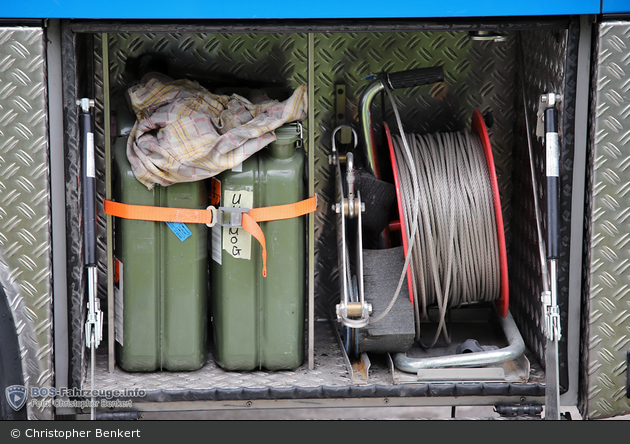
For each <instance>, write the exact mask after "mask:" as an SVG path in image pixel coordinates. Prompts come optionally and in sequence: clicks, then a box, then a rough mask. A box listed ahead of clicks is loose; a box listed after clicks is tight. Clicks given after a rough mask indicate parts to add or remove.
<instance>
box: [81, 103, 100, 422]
mask: <svg viewBox="0 0 630 444" xmlns="http://www.w3.org/2000/svg"><path fill="white" fill-rule="evenodd" d="M77 105H78V106H79V107H80V108H81V114H80V118H79V120H80V125H81V144H82V154H83V156H82V157H83V160H82V180H83V248H84V265H85V268H86V272H87V276H88V304H87V309H88V314H87V321H86V322H85V342H86V345H87V347H88V348H89V349H90V351H91V359H90V361H91V362H90V369H91V375H90V376H91V381H92V393H94V366H95V361H96V349H97V348H98V346H99V344H100V343H101V340H102V338H103V313H102V312H101V307H100V301H99V299H98V295H97V285H98V282H97V274H96V266H97V262H96V166H95V162H94V133H93V132H92V116H91V114H90V109H91V108H93V107H94V101H93V100H90V99H81V100H79V101H77ZM94 413H95V406H94V395H92V403H91V419H94Z"/></svg>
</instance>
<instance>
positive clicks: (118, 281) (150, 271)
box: [113, 136, 208, 372]
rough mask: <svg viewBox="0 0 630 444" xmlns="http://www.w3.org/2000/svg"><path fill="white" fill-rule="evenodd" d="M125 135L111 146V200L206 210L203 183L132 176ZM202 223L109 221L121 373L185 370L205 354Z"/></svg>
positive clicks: (204, 237)
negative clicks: (150, 184) (163, 182)
mask: <svg viewBox="0 0 630 444" xmlns="http://www.w3.org/2000/svg"><path fill="white" fill-rule="evenodd" d="M126 145H127V137H124V136H121V137H118V138H117V140H116V143H115V146H114V174H113V176H114V186H113V192H114V200H116V201H117V202H122V203H125V204H134V205H150V206H163V207H174V208H195V209H200V208H206V207H207V200H208V196H207V193H206V187H205V185H204V182H203V181H200V182H191V183H179V184H175V185H171V186H168V187H162V186H159V185H156V186H155V187H154V188H153V189H152V190H148V189H147V188H146V187H145V186H144V185H142V184H141V183H140V182H138V180H137V179H136V178H135V176H134V175H133V173H132V171H131V165H130V164H129V161H128V160H127V155H126ZM207 231H208V228H207V227H206V225H204V224H186V225H184V224H166V223H164V222H152V221H137V220H127V219H122V218H114V238H115V241H114V243H115V246H114V256H115V263H114V268H115V272H114V281H115V290H114V301H115V310H114V312H115V335H116V342H117V344H116V360H117V363H118V365H119V366H120V367H121V368H123V369H124V370H127V371H132V372H140V371H143V372H144V371H155V370H169V371H189V370H197V369H199V368H201V367H202V366H203V364H204V363H205V361H206V357H207V349H206V341H207V340H206V332H207V294H208V261H207V256H208V254H207V251H208V249H207Z"/></svg>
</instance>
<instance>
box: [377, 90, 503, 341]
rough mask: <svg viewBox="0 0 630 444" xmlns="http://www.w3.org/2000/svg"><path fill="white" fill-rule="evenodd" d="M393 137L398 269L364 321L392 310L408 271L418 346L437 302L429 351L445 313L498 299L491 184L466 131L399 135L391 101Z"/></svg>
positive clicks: (478, 146) (475, 141) (479, 148)
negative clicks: (387, 297)
mask: <svg viewBox="0 0 630 444" xmlns="http://www.w3.org/2000/svg"><path fill="white" fill-rule="evenodd" d="M385 91H386V93H387V94H388V95H389V99H390V101H391V102H392V105H393V109H394V115H395V118H396V122H397V125H398V128H399V131H400V135H393V136H392V146H393V149H394V153H395V161H396V164H397V165H398V176H399V188H400V190H399V191H400V199H401V202H400V204H401V206H402V214H403V218H404V221H401V223H404V224H405V232H406V233H407V252H406V258H405V265H404V267H403V271H402V274H401V278H400V281H399V284H398V287H397V289H396V291H395V293H394V296H393V297H392V300H391V301H390V304H389V306H388V307H387V308H386V309H385V310H384V311H383V312H382V313H381V314H380V315H379V316H378V317H377V318H375V319H373V320H372V321H371V322H377V321H378V320H380V319H382V318H383V317H384V316H385V315H386V314H387V312H388V311H389V310H390V309H391V307H392V306H393V304H394V302H395V300H396V298H397V297H398V294H399V293H400V289H401V287H402V284H403V282H404V279H405V276H406V271H407V268H408V267H409V268H410V270H411V281H412V282H411V284H412V285H411V288H412V300H413V305H414V318H415V324H416V339H417V340H418V342H420V343H421V338H420V320H421V319H423V318H426V317H427V308H428V307H429V306H432V305H437V308H438V313H439V322H438V327H437V329H436V332H435V336H434V337H433V339H432V341H430V343H429V344H422V343H421V345H423V346H424V347H427V348H430V347H432V346H434V345H435V344H436V342H437V340H438V339H439V335H440V333H443V334H444V337H445V339H446V341H447V343H450V337H449V334H448V330H447V327H446V314H447V310H448V309H449V308H455V307H459V306H461V305H462V304H465V303H469V302H477V301H494V300H496V299H498V298H499V295H500V284H501V276H500V258H499V241H498V235H497V231H496V230H497V228H496V220H495V213H494V201H493V195H492V186H491V179H490V175H489V173H488V166H487V161H486V158H485V154H484V150H483V145H482V143H481V140H480V138H479V136H478V135H477V134H473V133H471V132H470V131H468V130H464V131H460V132H451V133H434V134H427V135H419V134H410V135H405V133H404V131H403V126H402V123H401V120H400V115H399V114H398V110H397V108H396V105H395V102H394V100H393V97H392V96H391V92H390V91H389V89H387V88H386V89H385Z"/></svg>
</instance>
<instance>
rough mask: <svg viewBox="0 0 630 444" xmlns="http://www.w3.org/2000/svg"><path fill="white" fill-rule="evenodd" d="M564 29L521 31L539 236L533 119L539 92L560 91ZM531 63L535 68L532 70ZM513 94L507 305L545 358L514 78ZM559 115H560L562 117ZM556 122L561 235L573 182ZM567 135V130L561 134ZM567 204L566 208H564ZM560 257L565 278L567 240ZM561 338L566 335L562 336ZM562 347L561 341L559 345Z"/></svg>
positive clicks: (569, 152)
mask: <svg viewBox="0 0 630 444" xmlns="http://www.w3.org/2000/svg"><path fill="white" fill-rule="evenodd" d="M568 37H569V32H568V31H563V30H549V31H536V32H534V31H527V32H522V33H521V42H522V53H523V54H522V60H523V67H524V69H523V73H522V81H523V82H524V84H525V96H526V100H527V104H526V108H527V118H528V119H529V124H530V137H531V141H532V144H533V153H534V168H535V177H536V181H537V184H538V189H537V196H538V200H539V205H540V209H541V217H542V218H543V227H542V228H543V235H544V233H545V232H546V227H545V221H546V218H545V214H546V200H545V199H546V196H545V195H546V193H545V187H544V184H545V183H546V178H545V172H544V171H545V170H544V168H545V157H544V148H543V145H542V140H541V139H538V138H537V137H536V134H535V131H536V122H537V112H538V100H539V97H540V95H541V94H544V93H547V92H556V93H559V94H564V93H565V80H566V75H565V70H566V63H567V52H568V51H567V46H568V40H569V38H568ZM531 67H535V69H531ZM517 81H518V82H519V83H518V84H517V86H516V87H517V88H518V89H517V91H515V93H516V94H517V96H516V99H517V101H518V106H519V112H518V118H517V131H518V134H519V137H517V145H516V149H515V151H514V153H515V155H514V157H515V158H514V166H515V168H514V176H513V179H514V198H513V200H512V204H513V208H512V211H513V212H514V214H519V215H520V217H516V218H514V220H513V225H512V229H513V236H514V242H512V250H511V258H510V306H511V308H512V313H513V314H514V319H515V321H516V323H517V325H518V327H519V329H520V331H521V334H522V335H523V338H524V339H525V341H526V343H527V345H528V346H529V347H530V348H531V350H532V352H533V353H534V354H535V355H536V357H537V359H538V360H539V361H540V362H542V363H544V362H545V337H544V334H543V330H542V328H543V327H542V325H543V320H542V311H541V310H542V307H541V304H540V294H541V292H542V271H541V264H540V259H539V258H540V252H539V243H538V235H537V232H536V212H535V209H534V201H533V187H532V179H531V169H530V165H529V154H528V146H527V138H526V137H527V132H526V128H525V114H524V110H523V99H522V93H521V91H520V88H521V86H520V82H521V80H520V79H519V80H517ZM564 106H565V103H564V101H563V102H561V103H560V104H559V115H560V116H563V113H562V111H563V109H564ZM563 119H564V116H563ZM559 124H560V125H561V129H560V137H561V141H562V166H561V169H562V171H561V182H562V187H563V190H564V193H563V196H562V199H561V209H562V214H563V220H562V222H561V223H562V227H563V229H562V233H563V234H564V233H566V232H567V230H568V228H567V223H570V202H571V198H570V196H571V191H570V187H571V183H572V158H573V144H572V139H571V135H570V134H569V131H568V130H567V127H566V125H564V124H563V123H562V122H559ZM565 133H566V134H565ZM567 205H568V208H567ZM560 250H561V260H560V270H559V275H561V276H562V277H563V278H562V280H561V282H562V281H565V282H566V278H565V276H566V275H567V273H568V254H569V252H568V241H563V242H562V243H561V248H560ZM559 291H560V296H561V297H560V300H559V303H560V305H561V312H562V313H563V316H564V315H566V306H563V301H565V300H566V295H567V291H568V287H567V286H566V285H560V286H559ZM562 321H563V323H564V324H563V329H565V331H566V320H565V319H564V318H563V319H562ZM563 341H566V338H564V339H563ZM564 346H565V348H566V344H564Z"/></svg>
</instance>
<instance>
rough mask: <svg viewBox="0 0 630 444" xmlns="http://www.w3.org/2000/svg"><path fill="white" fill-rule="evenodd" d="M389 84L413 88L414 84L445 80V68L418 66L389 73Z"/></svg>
mask: <svg viewBox="0 0 630 444" xmlns="http://www.w3.org/2000/svg"><path fill="white" fill-rule="evenodd" d="M388 79H389V86H390V87H391V88H392V89H399V88H411V87H413V86H422V85H429V84H431V83H437V82H442V81H443V80H444V70H443V69H442V67H441V66H435V67H430V68H417V69H410V70H408V71H399V72H393V73H390V74H388Z"/></svg>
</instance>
